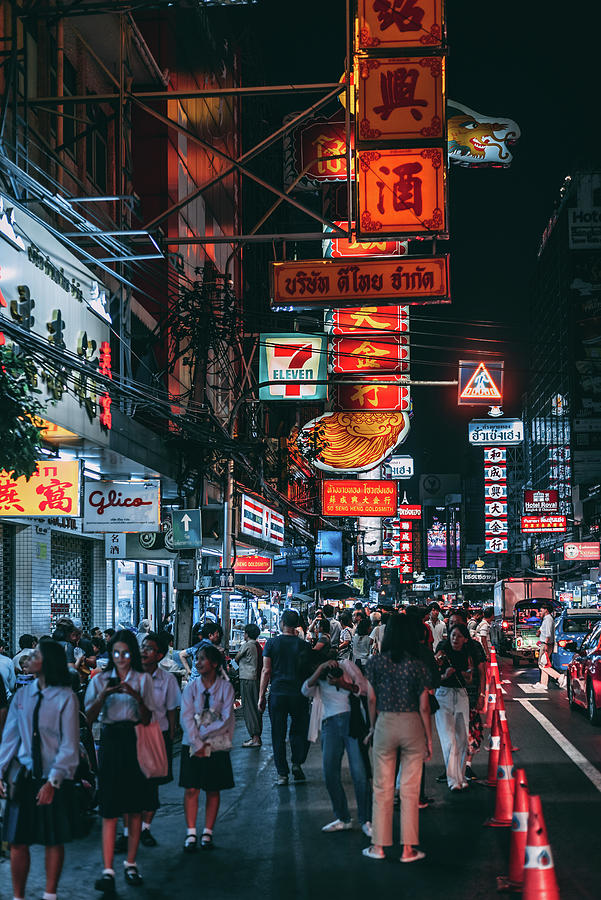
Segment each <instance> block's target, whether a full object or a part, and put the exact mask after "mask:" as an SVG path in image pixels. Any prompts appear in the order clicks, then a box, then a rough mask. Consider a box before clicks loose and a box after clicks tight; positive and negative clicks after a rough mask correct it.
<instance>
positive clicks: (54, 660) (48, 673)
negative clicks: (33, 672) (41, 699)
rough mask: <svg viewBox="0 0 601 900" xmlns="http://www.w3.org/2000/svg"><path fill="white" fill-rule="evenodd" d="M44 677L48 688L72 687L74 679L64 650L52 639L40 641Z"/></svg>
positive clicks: (39, 647) (39, 648)
mask: <svg viewBox="0 0 601 900" xmlns="http://www.w3.org/2000/svg"><path fill="white" fill-rule="evenodd" d="M38 650H39V651H40V653H41V654H42V675H43V676H44V681H45V682H46V685H47V686H48V687H71V684H72V679H71V673H70V672H69V667H68V666H67V654H66V653H65V651H64V648H63V647H62V646H61V645H60V644H58V643H57V642H56V641H53V640H52V639H51V638H49V639H46V640H43V641H40V643H39V645H38Z"/></svg>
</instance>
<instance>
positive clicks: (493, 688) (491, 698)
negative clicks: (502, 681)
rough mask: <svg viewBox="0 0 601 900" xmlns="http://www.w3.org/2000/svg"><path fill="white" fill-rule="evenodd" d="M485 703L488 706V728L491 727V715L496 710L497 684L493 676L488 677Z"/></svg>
mask: <svg viewBox="0 0 601 900" xmlns="http://www.w3.org/2000/svg"><path fill="white" fill-rule="evenodd" d="M486 702H487V704H488V711H487V713H486V727H487V728H490V727H491V725H492V717H493V713H494V711H495V709H496V708H497V682H496V680H495V676H494V675H493V674H491V675H490V678H489V680H488V694H487V695H486Z"/></svg>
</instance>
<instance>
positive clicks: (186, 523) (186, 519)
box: [182, 513, 192, 534]
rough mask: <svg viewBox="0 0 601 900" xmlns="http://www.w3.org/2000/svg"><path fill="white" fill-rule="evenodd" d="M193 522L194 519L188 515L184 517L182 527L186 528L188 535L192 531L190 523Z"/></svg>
mask: <svg viewBox="0 0 601 900" xmlns="http://www.w3.org/2000/svg"><path fill="white" fill-rule="evenodd" d="M191 521H192V519H191V518H190V516H189V515H188V513H186V514H185V515H183V516H182V525H183V526H184V531H185V532H186V534H187V533H188V531H190V522H191Z"/></svg>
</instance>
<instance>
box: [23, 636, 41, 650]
mask: <svg viewBox="0 0 601 900" xmlns="http://www.w3.org/2000/svg"><path fill="white" fill-rule="evenodd" d="M37 642H38V639H37V638H36V636H35V634H22V635H21V637H20V638H19V649H20V650H31V649H32V648H33V647H35V645H36V644H37Z"/></svg>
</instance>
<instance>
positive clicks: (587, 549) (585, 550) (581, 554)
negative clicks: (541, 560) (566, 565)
mask: <svg viewBox="0 0 601 900" xmlns="http://www.w3.org/2000/svg"><path fill="white" fill-rule="evenodd" d="M600 551H601V543H599V541H590V542H588V543H586V544H583V543H579V542H578V541H570V542H568V543H567V544H564V545H563V558H564V559H569V560H580V559H589V560H598V559H601V552H600Z"/></svg>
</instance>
